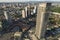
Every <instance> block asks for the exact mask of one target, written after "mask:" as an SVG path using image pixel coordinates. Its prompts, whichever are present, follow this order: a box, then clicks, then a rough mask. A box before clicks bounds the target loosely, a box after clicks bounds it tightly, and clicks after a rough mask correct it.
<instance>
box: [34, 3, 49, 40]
mask: <svg viewBox="0 0 60 40" xmlns="http://www.w3.org/2000/svg"><path fill="white" fill-rule="evenodd" d="M46 8H47V3H40V4H39V6H38V8H37V20H36V31H35V34H36V37H37V38H38V39H40V38H44V35H45V31H46V28H47V27H46V25H47V22H48V17H49V16H48V15H49V13H46Z"/></svg>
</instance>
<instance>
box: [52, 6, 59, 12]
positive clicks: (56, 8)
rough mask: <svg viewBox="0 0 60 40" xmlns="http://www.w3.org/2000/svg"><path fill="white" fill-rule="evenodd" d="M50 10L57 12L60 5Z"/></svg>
mask: <svg viewBox="0 0 60 40" xmlns="http://www.w3.org/2000/svg"><path fill="white" fill-rule="evenodd" d="M51 11H52V12H59V13H60V7H52V8H51Z"/></svg>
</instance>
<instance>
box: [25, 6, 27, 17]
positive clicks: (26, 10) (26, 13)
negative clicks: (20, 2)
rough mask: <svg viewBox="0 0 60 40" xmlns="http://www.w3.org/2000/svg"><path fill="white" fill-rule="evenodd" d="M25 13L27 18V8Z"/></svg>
mask: <svg viewBox="0 0 60 40" xmlns="http://www.w3.org/2000/svg"><path fill="white" fill-rule="evenodd" d="M25 13H26V17H27V7H25Z"/></svg>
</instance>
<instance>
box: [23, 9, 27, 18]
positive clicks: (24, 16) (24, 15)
mask: <svg viewBox="0 0 60 40" xmlns="http://www.w3.org/2000/svg"><path fill="white" fill-rule="evenodd" d="M22 18H26V14H25V10H22Z"/></svg>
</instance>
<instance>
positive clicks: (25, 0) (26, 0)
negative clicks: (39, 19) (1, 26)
mask: <svg viewBox="0 0 60 40" xmlns="http://www.w3.org/2000/svg"><path fill="white" fill-rule="evenodd" d="M29 1H55V2H57V1H58V2H60V0H0V2H29Z"/></svg>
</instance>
